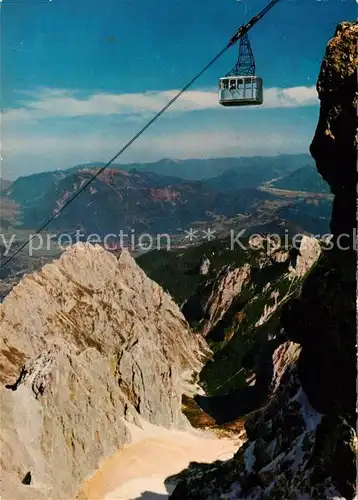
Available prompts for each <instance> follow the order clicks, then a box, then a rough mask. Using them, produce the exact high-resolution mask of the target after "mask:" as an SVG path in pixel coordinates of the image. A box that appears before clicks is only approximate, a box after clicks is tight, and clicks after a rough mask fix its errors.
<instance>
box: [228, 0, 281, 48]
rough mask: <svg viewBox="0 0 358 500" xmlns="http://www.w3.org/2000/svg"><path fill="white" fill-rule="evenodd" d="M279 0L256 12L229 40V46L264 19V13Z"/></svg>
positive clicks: (274, 0)
mask: <svg viewBox="0 0 358 500" xmlns="http://www.w3.org/2000/svg"><path fill="white" fill-rule="evenodd" d="M279 1H280V0H272V1H271V2H270V3H269V4H268V5H266V7H265V8H264V9H262V11H261V12H259V13H258V14H256V16H254V17H252V18H251V19H250V21H248V22H247V23H246V24H244V25H242V26H240V28H239V29H238V30H237V32H236V33H235V35H234V36H233V37H232V38H231V39H230V40H229V42H228V44H227V47H231V45H234V44H235V43H236V42H237V41H238V40H239V38H241V37H242V36H243V35H244V34H245V33H247V32H248V31H249V30H250V29H251V28H252V27H253V26H255V24H256V23H257V22H258V21H260V19H262V18H263V17H264V15H265V14H267V12H268V11H269V10H271V9H272V7H273V6H274V5H276V4H277V3H278V2H279Z"/></svg>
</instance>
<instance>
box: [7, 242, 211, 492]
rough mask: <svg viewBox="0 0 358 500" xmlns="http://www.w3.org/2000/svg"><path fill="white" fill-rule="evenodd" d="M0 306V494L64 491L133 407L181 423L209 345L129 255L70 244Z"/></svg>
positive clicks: (106, 450) (111, 446)
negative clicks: (183, 402) (184, 399)
mask: <svg viewBox="0 0 358 500" xmlns="http://www.w3.org/2000/svg"><path fill="white" fill-rule="evenodd" d="M0 307H1V310H0V311H1V312H0V314H1V333H2V341H1V350H0V363H1V375H2V380H1V382H2V384H3V385H2V387H1V427H2V434H1V441H2V442H1V467H2V470H3V472H2V479H3V481H2V486H1V488H2V497H3V498H19V499H20V498H23V499H26V500H28V499H34V500H35V499H36V500H39V499H41V498H44V499H46V500H48V499H51V498H52V499H54V500H60V499H66V500H67V499H68V498H73V497H74V493H75V491H76V489H77V487H78V486H79V485H80V484H81V483H82V482H83V481H84V480H85V479H86V477H87V476H88V475H89V474H91V473H92V472H93V471H94V470H95V469H96V467H97V466H98V464H99V462H100V461H101V460H102V459H103V458H104V457H106V456H108V455H111V454H113V453H114V452H115V451H117V450H118V448H120V446H121V445H122V444H123V443H125V442H128V441H130V433H129V431H128V430H127V427H126V421H129V422H132V423H137V424H138V425H139V422H138V418H137V417H138V415H140V416H141V417H143V418H144V419H146V420H147V421H149V422H151V423H154V424H158V425H161V426H164V427H167V428H169V427H185V426H186V425H187V421H186V419H185V418H184V417H183V415H182V413H181V398H182V394H183V393H186V394H191V391H192V390H193V384H194V382H193V380H194V377H195V373H197V372H198V371H199V370H200V368H201V366H202V360H203V357H204V355H205V354H207V353H208V352H209V351H208V348H207V347H206V344H205V341H203V340H201V339H200V337H199V336H197V335H195V334H193V332H192V331H191V330H190V328H189V326H188V324H187V323H186V321H185V319H184V317H183V316H182V314H181V312H180V310H179V308H178V307H177V306H176V304H175V303H174V302H173V301H172V300H171V298H170V296H169V295H167V294H166V293H164V291H163V290H162V289H161V287H160V286H159V285H157V284H156V283H154V282H153V281H151V280H150V279H149V278H147V276H146V275H145V273H144V272H143V271H142V270H141V269H140V268H139V267H138V266H137V265H136V263H135V262H134V260H133V259H132V258H131V257H130V256H129V254H128V253H126V252H123V253H121V255H120V256H119V257H118V259H117V258H116V257H115V256H114V255H112V254H109V253H108V252H106V251H105V250H103V249H102V248H101V247H99V246H91V245H89V244H78V245H76V246H74V247H72V248H71V249H69V250H67V251H66V252H65V253H64V254H63V255H62V256H61V258H60V259H59V260H58V261H54V262H53V263H52V264H48V265H46V266H45V267H44V268H43V269H42V270H40V271H39V272H36V273H33V274H31V275H27V276H25V277H24V278H23V279H22V281H21V282H20V283H19V284H18V285H17V286H16V287H15V288H14V289H13V290H12V291H11V293H10V294H9V295H8V296H7V297H6V299H5V300H4V302H3V304H1V306H0ZM22 481H24V484H22ZM25 483H29V484H26V485H25Z"/></svg>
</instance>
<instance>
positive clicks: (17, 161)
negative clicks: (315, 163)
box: [1, 0, 356, 178]
mask: <svg viewBox="0 0 358 500" xmlns="http://www.w3.org/2000/svg"><path fill="white" fill-rule="evenodd" d="M265 4H266V0H240V1H238V0H217V1H213V0H206V1H204V0H181V1H178V0H170V1H168V0H155V1H153V2H146V1H144V0H102V1H101V2H98V1H94V0H50V1H48V0H2V3H1V24H2V40H1V42H2V48H1V55H2V62H1V64H2V85H1V91H2V108H3V127H2V157H3V161H2V176H3V177H6V178H15V177H17V176H18V175H26V174H28V173H33V172H38V171H42V170H50V169H54V168H66V167H69V166H72V165H74V164H76V163H79V162H81V163H82V162H87V161H96V160H107V159H109V158H110V157H111V156H113V154H114V153H115V152H116V150H118V149H119V148H120V147H121V146H122V145H123V143H124V142H125V141H126V140H128V139H129V138H130V137H131V135H132V134H133V133H135V132H136V131H137V130H138V129H139V128H140V127H141V125H143V124H144V123H145V121H146V120H147V119H148V118H150V117H152V116H153V114H154V113H155V111H156V110H158V109H160V108H161V106H162V105H164V104H165V103H166V102H167V100H168V99H169V98H170V97H171V96H172V95H173V94H174V92H175V91H176V90H178V89H179V88H181V87H182V86H183V85H185V84H186V83H187V81H188V80H189V79H191V78H192V76H194V75H195V74H196V73H197V72H198V70H200V69H201V68H202V66H204V65H205V64H206V63H207V62H208V61H209V60H210V59H211V58H212V57H213V56H214V55H215V54H216V53H217V52H218V51H219V50H220V49H221V48H222V47H223V46H224V45H225V44H226V42H227V41H228V39H229V38H230V37H231V35H232V34H233V33H234V32H235V31H236V28H237V27H238V26H239V25H240V24H242V23H244V22H245V21H247V20H248V19H249V18H250V17H251V16H252V15H254V14H255V13H256V12H257V11H259V10H261V8H262V7H263V6H264V5H265ZM355 18H356V3H355V1H354V0H320V1H319V0H281V2H279V4H278V5H277V6H276V7H274V9H273V10H272V11H271V12H270V13H268V15H267V16H266V18H265V19H264V20H263V21H261V22H260V23H259V24H258V25H257V26H256V27H255V28H253V30H252V31H251V32H250V39H251V43H252V47H253V50H254V54H255V59H256V65H257V74H259V76H261V77H262V78H263V79H264V85H265V104H264V106H263V107H262V108H260V109H258V108H255V109H247V108H246V109H243V108H241V109H239V108H234V109H225V108H222V107H220V105H219V104H218V103H217V96H216V85H217V80H218V78H219V77H220V76H223V75H224V74H225V73H226V72H227V71H228V70H229V69H231V67H232V66H233V65H234V64H235V61H236V57H237V47H233V48H232V49H230V50H229V51H228V52H227V53H226V54H225V55H224V56H223V57H222V58H221V59H220V60H219V61H218V62H217V63H216V64H215V65H214V66H213V67H212V68H211V69H210V70H209V71H208V72H207V73H206V74H204V75H203V76H202V78H201V79H200V80H199V81H198V82H197V83H196V84H195V86H194V87H193V88H192V89H191V91H190V92H189V93H188V94H186V95H184V96H183V98H182V99H180V101H179V102H177V103H176V104H175V105H174V106H173V108H172V110H171V111H170V112H168V113H167V114H166V115H165V116H164V117H163V118H162V119H160V120H159V121H158V122H157V123H156V124H155V125H154V126H153V127H152V128H151V129H150V130H149V131H148V132H147V133H146V134H145V135H144V136H143V137H142V139H140V140H139V141H138V142H137V143H136V144H135V145H134V146H133V147H132V148H131V149H130V150H128V151H127V152H126V153H125V154H124V155H123V157H122V158H121V162H124V163H127V162H131V161H153V160H156V159H160V158H162V157H171V158H188V157H213V156H248V155H249V156H250V155H255V154H268V155H271V154H279V153H289V152H293V153H294V152H305V151H307V150H308V146H309V142H310V140H311V137H312V134H313V132H314V129H315V125H316V122H317V116H318V101H317V97H316V92H315V88H314V85H315V82H316V78H317V75H318V72H319V67H320V62H321V59H322V56H323V54H324V50H325V46H326V44H327V41H328V40H329V38H331V37H332V36H333V33H334V30H335V27H336V25H337V23H338V22H340V21H342V20H354V19H355Z"/></svg>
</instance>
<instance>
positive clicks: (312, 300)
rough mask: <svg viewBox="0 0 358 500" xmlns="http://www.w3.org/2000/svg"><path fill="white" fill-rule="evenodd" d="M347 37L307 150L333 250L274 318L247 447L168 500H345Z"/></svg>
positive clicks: (328, 77) (351, 51)
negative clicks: (326, 200) (267, 372)
mask: <svg viewBox="0 0 358 500" xmlns="http://www.w3.org/2000/svg"><path fill="white" fill-rule="evenodd" d="M357 36H358V24H357V23H342V24H341V25H339V26H338V28H337V30H336V33H335V35H334V38H333V39H332V40H331V41H330V42H329V44H328V47H327V51H326V54H325V57H324V60H323V63H322V68H321V72H320V75H319V78H318V84H317V90H318V93H319V97H320V99H321V111H320V118H319V123H318V126H317V130H316V134H315V137H314V139H313V142H312V145H311V152H312V155H313V156H314V158H315V160H316V163H317V168H318V170H319V172H320V173H321V175H322V176H323V177H324V178H325V179H326V180H327V181H328V182H329V184H330V186H331V190H332V193H333V194H334V195H335V201H334V207H333V214H332V223H331V227H332V232H333V234H334V239H333V243H334V245H333V246H332V248H331V249H330V250H326V251H325V252H323V254H322V255H321V257H320V259H319V260H318V262H317V264H316V265H315V266H314V267H313V268H312V270H311V271H310V273H309V276H308V278H307V279H306V280H305V282H304V283H303V285H302V287H300V288H299V289H298V290H297V293H296V297H295V299H294V300H291V301H289V303H288V304H287V305H286V306H285V308H284V310H283V313H282V316H281V325H282V327H283V329H284V330H285V332H286V334H287V337H288V342H289V344H288V345H287V344H286V348H287V346H291V347H289V349H290V350H291V355H287V354H285V355H284V356H282V354H283V351H284V350H286V348H285V347H283V346H281V347H280V348H279V349H280V350H281V352H278V351H276V352H275V353H274V359H275V360H276V361H275V364H276V372H277V373H278V374H279V377H278V379H277V380H278V381H277V383H275V385H274V391H273V394H272V395H271V397H270V398H269V399H268V401H267V403H266V405H264V407H263V408H262V409H261V410H260V411H258V412H256V413H255V414H254V415H251V416H250V418H249V419H248V421H247V423H246V432H247V436H248V441H247V443H246V444H245V445H244V446H243V447H242V448H241V449H240V450H239V451H238V452H237V454H236V456H235V457H234V458H233V459H232V460H229V461H226V462H218V463H215V464H212V465H210V466H204V465H200V464H193V466H192V467H191V468H190V469H189V470H187V471H186V472H185V473H184V474H183V476H182V481H181V482H180V483H179V485H178V486H177V488H176V490H175V491H174V493H173V495H172V496H171V498H172V499H173V500H181V499H183V498H185V499H187V500H199V499H202V500H204V499H205V500H206V499H208V498H210V499H212V500H216V499H217V500H219V499H226V500H229V499H230V500H234V499H235V500H244V499H246V500H247V499H250V500H259V499H270V500H271V499H292V500H296V499H301V500H302V499H307V500H308V499H309V500H321V499H323V498H324V499H328V500H329V499H331V500H333V499H337V498H339V499H342V500H343V499H346V500H352V499H353V498H354V497H355V494H356V486H355V474H356V468H355V454H356V452H357V437H356V433H355V430H354V425H355V401H356V394H355V381H356V360H355V334H356V324H355V320H356V316H355V291H356V278H355V270H356V253H355V251H354V243H355V237H353V236H352V235H353V229H354V228H355V227H356V184H357V172H356V145H357V144H356V125H357V123H356V120H357V119H356V110H355V108H356V104H357V78H356V69H357V57H356V50H357ZM342 232H344V233H347V234H349V235H350V236H349V237H346V238H345V239H343V238H340V234H341V233H342ZM340 242H341V244H340ZM342 245H343V247H345V249H342ZM292 342H294V343H296V344H292ZM297 344H298V345H299V347H298V348H297V347H295V346H297ZM292 349H293V351H292Z"/></svg>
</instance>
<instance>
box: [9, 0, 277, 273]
mask: <svg viewBox="0 0 358 500" xmlns="http://www.w3.org/2000/svg"><path fill="white" fill-rule="evenodd" d="M278 2H279V0H272V1H271V2H270V3H269V4H268V5H267V6H266V7H265V8H264V9H263V10H262V11H261V12H259V14H256V16H254V17H252V18H251V19H250V21H248V22H247V23H246V24H244V25H243V26H241V27H240V28H239V29H238V30H237V32H236V34H235V35H234V36H233V37H232V38H231V39H230V41H229V42H228V44H227V45H226V46H225V47H224V48H223V49H222V50H221V51H220V52H219V53H218V54H217V55H216V56H215V57H213V59H211V61H210V62H209V63H208V64H206V66H204V68H203V69H202V70H201V71H200V72H199V73H197V75H195V76H194V78H192V79H191V80H190V81H189V82H188V83H187V84H186V85H185V86H184V87H183V88H182V89H181V90H180V91H179V92H178V93H177V94H176V95H175V96H174V97H173V98H172V99H170V101H169V102H168V103H167V104H166V105H165V106H163V108H162V109H161V110H160V111H158V113H157V114H156V115H155V116H153V118H151V119H150V120H149V121H148V122H147V123H146V124H145V125H144V127H142V128H141V129H140V130H139V131H138V132H137V133H136V134H135V135H134V136H133V137H132V139H130V140H129V141H128V142H127V143H126V144H125V145H124V146H123V147H122V148H121V149H120V150H119V151H118V152H117V153H116V154H115V155H114V156H113V157H112V158H111V159H110V160H109V161H108V162H107V163H106V164H105V165H103V166H102V167H101V168H100V169H99V170H98V172H96V173H95V174H94V175H93V176H92V177H91V178H90V179H89V180H88V181H87V182H85V183H84V184H83V186H81V188H80V189H79V190H78V191H77V192H76V193H74V195H73V196H72V197H70V198H69V199H68V200H67V201H66V202H65V203H64V204H63V205H62V206H61V207H60V208H59V209H58V211H57V212H56V214H54V215H52V216H51V217H50V218H49V219H48V220H47V221H46V222H45V223H44V224H43V225H42V226H41V227H40V228H39V229H37V231H36V232H35V233H34V234H32V235H31V238H29V239H28V240H27V241H25V242H24V243H23V244H22V245H20V247H19V248H18V249H17V250H15V252H14V253H13V254H12V255H11V256H10V257H9V258H8V259H7V260H6V261H5V262H4V263H2V264H1V265H0V271H1V270H2V269H3V268H4V267H5V266H6V265H7V264H9V263H10V262H11V261H12V260H13V259H14V257H16V255H18V254H19V253H20V252H21V251H22V250H23V249H24V248H26V247H27V245H29V244H30V242H31V241H32V239H33V238H34V237H35V236H37V235H38V234H40V233H41V232H42V231H43V230H44V229H45V228H46V227H47V226H48V225H49V224H51V222H52V221H53V220H55V219H56V218H57V217H58V216H59V214H60V213H61V212H63V210H64V209H65V208H67V207H68V206H69V205H70V204H71V203H72V202H73V201H74V200H75V199H76V198H77V197H78V196H79V195H80V194H81V193H82V191H84V190H85V189H86V188H87V187H88V186H89V185H90V184H91V182H93V181H94V180H95V179H97V177H98V176H99V175H100V174H101V173H102V172H103V171H104V170H106V168H108V167H109V166H110V165H111V164H112V163H113V162H114V161H115V160H116V159H117V158H118V157H119V156H121V155H122V154H123V153H124V152H125V151H126V150H127V149H128V148H129V147H130V146H131V145H132V144H133V143H134V142H135V141H136V140H137V139H138V138H139V137H140V136H141V135H142V134H143V133H144V132H145V131H146V130H147V129H148V128H149V127H150V126H151V125H152V124H153V123H154V122H155V121H156V120H157V119H158V118H159V117H160V116H161V115H162V114H163V113H165V112H166V111H167V110H168V108H170V106H172V104H174V102H175V101H177V100H178V99H179V97H180V96H181V95H182V94H184V92H186V91H187V90H188V88H190V87H191V86H192V85H193V84H194V83H195V82H196V80H198V79H199V78H200V77H201V76H202V74H203V73H205V72H206V71H207V70H208V69H209V68H210V67H211V66H212V65H213V64H214V63H215V62H216V61H217V60H218V59H219V58H220V57H221V56H222V55H223V54H224V53H225V52H226V51H227V50H228V49H229V48H230V47H231V46H232V45H234V44H235V43H236V42H237V40H239V38H241V37H242V36H243V35H244V34H245V33H247V32H248V31H249V30H250V29H251V28H252V27H253V26H254V25H255V24H256V23H257V22H258V21H260V20H261V19H262V18H263V16H264V15H265V14H266V13H267V12H268V11H269V10H270V9H271V8H272V7H273V6H274V5H275V4H276V3H278Z"/></svg>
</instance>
